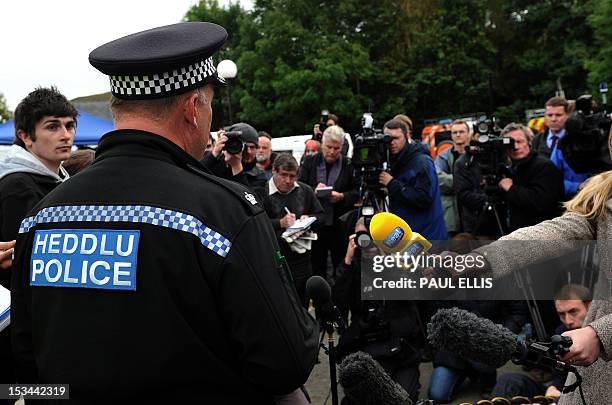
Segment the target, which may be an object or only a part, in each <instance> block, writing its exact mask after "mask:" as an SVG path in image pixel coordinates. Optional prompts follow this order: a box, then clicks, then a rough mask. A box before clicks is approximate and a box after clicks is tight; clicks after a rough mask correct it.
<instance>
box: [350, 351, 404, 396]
mask: <svg viewBox="0 0 612 405" xmlns="http://www.w3.org/2000/svg"><path fill="white" fill-rule="evenodd" d="M339 382H340V385H341V386H342V388H344V396H345V398H346V399H348V401H349V404H350V405H381V404H384V405H412V401H411V400H410V396H409V395H408V393H407V392H406V391H405V390H404V389H403V388H402V387H401V386H400V385H399V384H398V383H396V382H395V381H393V380H392V379H391V377H390V376H389V374H387V372H386V371H385V370H384V369H383V368H382V366H381V365H380V364H378V363H377V362H376V361H375V360H374V359H373V358H372V357H371V356H370V355H369V354H367V353H364V352H356V353H352V354H349V355H348V356H346V357H345V358H344V360H343V361H342V363H340V366H339Z"/></svg>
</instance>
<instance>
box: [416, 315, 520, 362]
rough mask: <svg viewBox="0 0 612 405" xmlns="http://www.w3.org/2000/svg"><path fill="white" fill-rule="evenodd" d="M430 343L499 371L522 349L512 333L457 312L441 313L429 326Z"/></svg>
mask: <svg viewBox="0 0 612 405" xmlns="http://www.w3.org/2000/svg"><path fill="white" fill-rule="evenodd" d="M427 339H428V340H429V343H430V344H431V345H432V346H433V347H434V348H436V349H443V350H447V351H449V352H451V353H454V354H457V355H458V356H459V357H462V358H464V359H466V360H473V361H477V362H479V363H483V364H486V365H489V366H492V367H496V368H497V367H501V366H503V365H504V364H506V362H508V360H510V359H511V358H512V355H513V354H514V353H515V352H516V351H517V350H518V349H519V343H518V341H517V336H516V335H515V334H514V333H512V332H511V331H510V330H508V329H507V328H504V327H503V326H502V325H499V324H496V323H494V322H493V321H491V320H489V319H485V318H481V317H479V316H477V315H475V314H473V313H471V312H469V311H465V310H463V309H458V308H449V309H440V310H438V312H436V313H435V314H434V316H432V317H431V322H430V323H428V324H427Z"/></svg>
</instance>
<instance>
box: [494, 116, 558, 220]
mask: <svg viewBox="0 0 612 405" xmlns="http://www.w3.org/2000/svg"><path fill="white" fill-rule="evenodd" d="M502 136H503V137H509V138H512V139H513V140H514V147H513V148H512V149H509V150H508V151H507V153H508V157H509V158H510V161H511V165H510V171H509V175H508V177H505V178H503V179H501V180H500V181H499V183H498V185H499V188H500V190H502V191H503V193H504V194H503V196H504V198H505V199H506V201H507V203H508V215H509V221H508V225H509V230H510V231H514V230H516V229H519V228H523V227H526V226H530V225H535V224H537V223H539V222H542V221H544V220H546V219H551V218H554V217H556V216H558V215H560V214H561V205H560V203H559V202H560V201H562V200H563V177H562V175H561V172H560V171H559V170H558V169H557V168H556V167H555V165H554V164H553V163H552V162H551V161H550V160H548V159H546V158H544V157H542V156H539V155H537V154H536V153H535V152H534V151H532V150H531V145H532V142H533V133H532V132H531V130H530V129H529V128H528V127H526V126H525V125H522V124H516V123H510V124H508V125H506V127H505V128H504V129H503V130H502Z"/></svg>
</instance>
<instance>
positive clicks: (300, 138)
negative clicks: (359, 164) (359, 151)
mask: <svg viewBox="0 0 612 405" xmlns="http://www.w3.org/2000/svg"><path fill="white" fill-rule="evenodd" d="M311 138H312V135H294V136H284V137H282V138H272V151H273V152H276V153H282V152H290V153H291V154H292V155H293V157H294V158H295V160H297V161H298V162H299V161H300V160H301V159H302V155H304V150H305V149H306V141H307V140H309V139H311ZM344 141H345V142H348V145H349V147H348V152H347V155H348V157H349V158H350V157H352V156H353V141H352V140H351V137H350V135H349V134H346V137H345V138H344Z"/></svg>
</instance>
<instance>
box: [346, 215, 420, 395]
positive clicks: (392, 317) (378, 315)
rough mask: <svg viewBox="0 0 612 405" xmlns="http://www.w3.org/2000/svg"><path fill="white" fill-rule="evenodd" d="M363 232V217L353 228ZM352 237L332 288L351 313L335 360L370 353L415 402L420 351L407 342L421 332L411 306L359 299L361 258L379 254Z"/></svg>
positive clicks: (399, 302)
mask: <svg viewBox="0 0 612 405" xmlns="http://www.w3.org/2000/svg"><path fill="white" fill-rule="evenodd" d="M362 231H367V228H366V226H365V225H364V218H363V217H362V218H360V219H358V220H357V224H356V225H355V233H357V232H362ZM355 237H356V234H353V235H351V236H350V237H349V243H348V248H347V249H346V255H345V257H344V260H343V262H342V263H341V264H340V266H339V267H338V271H337V274H338V277H337V281H336V284H335V285H334V297H335V298H334V300H335V302H336V304H337V305H338V307H339V308H341V309H342V308H344V309H346V308H349V307H350V310H351V323H350V325H349V327H348V328H347V330H346V331H345V332H344V333H343V334H342V335H341V337H340V341H339V344H338V358H339V359H340V360H341V359H342V358H343V357H344V356H346V355H348V354H351V353H354V352H357V351H364V352H366V353H369V354H370V355H371V356H372V357H373V358H374V359H375V360H376V361H377V362H379V363H380V365H381V366H382V367H383V368H384V369H385V370H386V371H387V373H389V375H390V376H391V378H392V379H393V380H394V381H395V382H397V383H398V384H400V385H401V386H402V388H404V389H405V390H406V392H407V393H408V394H409V395H410V398H411V399H412V400H413V401H414V402H416V400H417V399H418V394H419V388H420V384H419V363H420V352H419V351H418V350H417V349H416V348H415V347H413V346H412V345H411V344H410V342H414V341H415V340H417V337H418V335H419V333H420V331H419V326H418V325H419V323H418V321H417V318H416V310H415V307H414V303H413V302H412V301H394V300H389V301H371V300H361V276H362V273H361V270H362V269H361V257H362V255H363V257H366V256H368V255H376V254H380V252H379V251H378V250H377V249H376V247H372V248H368V249H363V250H360V249H359V248H358V247H357V244H356V243H355Z"/></svg>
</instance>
